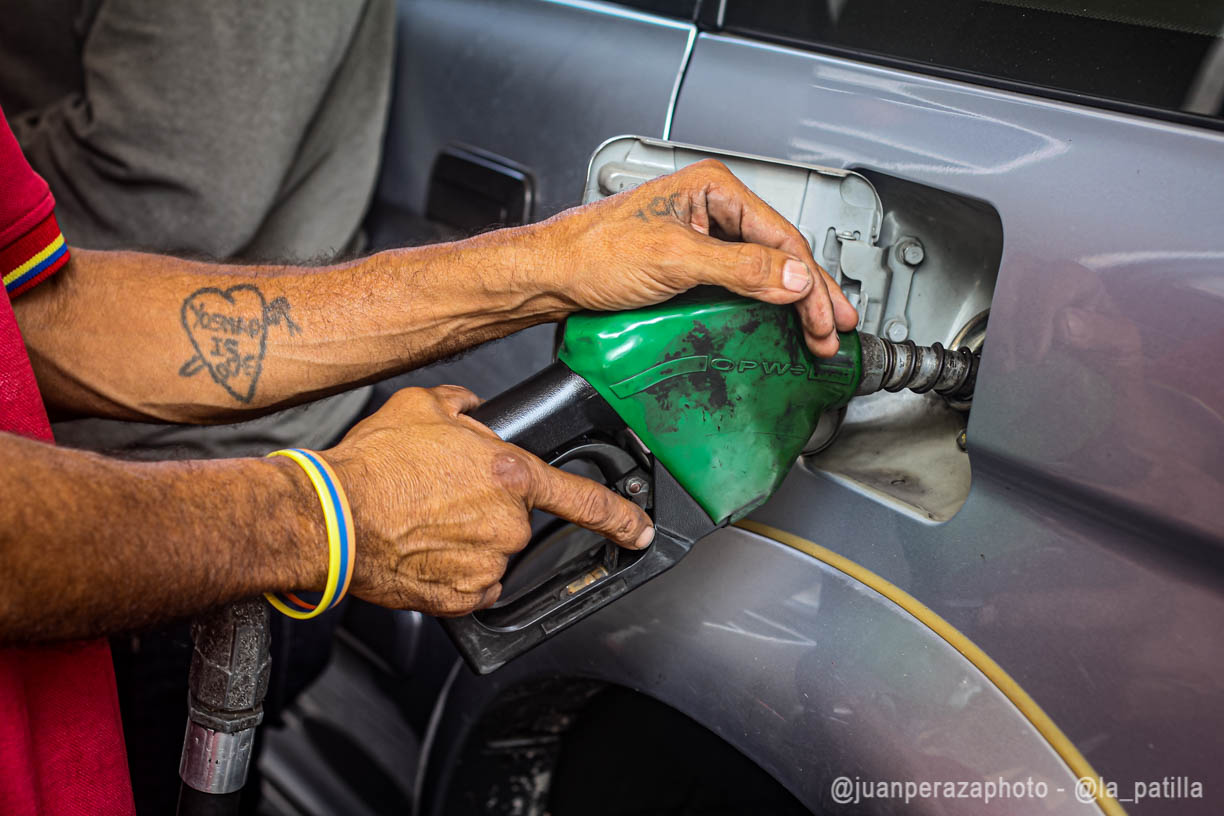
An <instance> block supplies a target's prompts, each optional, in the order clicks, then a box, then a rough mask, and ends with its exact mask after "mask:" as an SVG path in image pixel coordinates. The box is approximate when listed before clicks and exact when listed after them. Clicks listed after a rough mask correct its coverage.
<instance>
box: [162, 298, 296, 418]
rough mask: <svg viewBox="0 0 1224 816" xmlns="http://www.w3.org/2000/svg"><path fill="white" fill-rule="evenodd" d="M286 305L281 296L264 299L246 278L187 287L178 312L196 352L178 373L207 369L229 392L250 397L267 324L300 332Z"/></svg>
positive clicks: (241, 399) (256, 381) (242, 399)
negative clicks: (224, 284)
mask: <svg viewBox="0 0 1224 816" xmlns="http://www.w3.org/2000/svg"><path fill="white" fill-rule="evenodd" d="M289 308H290V307H289V301H288V300H287V299H286V298H283V297H277V298H273V299H272V302H271V303H269V302H268V301H267V300H266V299H265V298H264V295H263V292H261V291H260V290H259V287H258V286H253V285H251V284H249V283H241V284H238V285H237V286H231V287H230V288H228V289H225V290H222V289H218V288H216V287H214V286H206V287H204V288H203V289H197V290H196V291H194V292H192V293H191V294H190V295H188V296H187V298H186V299H185V300H184V301H183V307H182V309H181V310H180V317H181V319H182V322H183V331H185V332H187V339H188V340H190V341H191V345H192V348H194V349H195V354H194V355H192V357H191V359H190V360H188V361H187V362H185V363H183V365H182V366H180V367H179V376H180V377H192V376H195V375H196V374H198V373H200V372H201V371H207V372H208V374H209V376H210V377H212V379H213V382H215V383H216V384H217V385H219V386H221V387H222V388H224V389H225V390H226V392H227V393H228V394H229V395H230V396H231V397H233V398H234V399H236V400H238V401H239V402H250V401H251V400H252V399H254V398H255V387H256V386H257V385H258V384H259V373H260V371H261V370H262V368H263V359H264V351H265V349H266V347H267V341H268V329H269V328H270V327H276V328H280V327H282V326H283V327H284V329H285V331H288V332H289V336H290V337H293V336H294V335H297V334H301V332H302V329H301V327H300V326H298V324H297V323H294V322H293V318H292V317H291V316H290V314H289Z"/></svg>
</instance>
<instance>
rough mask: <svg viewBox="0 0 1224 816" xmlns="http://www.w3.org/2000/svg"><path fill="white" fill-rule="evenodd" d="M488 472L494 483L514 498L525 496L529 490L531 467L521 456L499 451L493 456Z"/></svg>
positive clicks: (507, 451) (508, 451)
mask: <svg viewBox="0 0 1224 816" xmlns="http://www.w3.org/2000/svg"><path fill="white" fill-rule="evenodd" d="M506 448H509V446H508V445H507V446H506ZM489 470H490V472H491V473H492V475H493V481H494V483H495V484H497V485H499V486H501V487H502V488H504V489H505V490H506V491H508V492H509V493H511V494H512V495H514V496H526V495H527V493H528V492H529V491H530V490H531V466H530V465H528V464H527V461H526V460H525V459H524V458H523V456H522V454H518V453H514V452H513V451H511V450H507V449H503V450H500V451H498V452H497V453H495V454H494V455H493V461H492V463H491V465H490V468H489Z"/></svg>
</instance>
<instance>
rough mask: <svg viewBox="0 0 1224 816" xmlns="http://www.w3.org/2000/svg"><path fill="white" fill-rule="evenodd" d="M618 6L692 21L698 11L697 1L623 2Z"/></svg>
mask: <svg viewBox="0 0 1224 816" xmlns="http://www.w3.org/2000/svg"><path fill="white" fill-rule="evenodd" d="M617 5H621V6H629V7H631V8H635V9H641V10H642V11H649V12H652V13H654V14H662V15H663V16H664V17H682V18H684V19H685V20H691V19H693V14H694V12H695V11H696V9H697V0H621V2H619V3H618V4H617Z"/></svg>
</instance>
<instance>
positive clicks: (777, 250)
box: [545, 159, 858, 357]
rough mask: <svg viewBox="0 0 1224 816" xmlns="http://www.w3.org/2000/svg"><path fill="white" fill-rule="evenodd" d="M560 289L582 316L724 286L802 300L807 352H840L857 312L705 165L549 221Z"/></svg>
mask: <svg viewBox="0 0 1224 816" xmlns="http://www.w3.org/2000/svg"><path fill="white" fill-rule="evenodd" d="M545 226H546V229H547V230H548V234H550V236H551V237H552V238H553V246H552V251H551V252H549V253H548V255H547V256H546V258H545V260H546V262H547V263H549V265H550V269H549V271H548V273H547V274H549V275H551V276H552V280H553V283H552V286H553V287H554V290H555V292H556V294H557V295H558V296H559V297H561V298H562V299H563V300H569V301H570V302H571V303H572V304H573V306H575V307H577V308H581V309H597V310H601V311H613V310H620V309H633V308H637V307H641V306H647V305H650V304H654V303H659V302H661V301H664V300H666V299H668V298H670V297H672V296H673V295H676V294H679V293H680V292H683V291H685V290H687V289H691V288H692V287H694V286H696V285H698V284H703V283H705V284H716V285H719V286H723V287H725V288H727V289H730V290H731V291H733V292H737V293H739V294H741V295H746V296H748V297H753V298H757V299H758V300H764V301H767V302H769V303H796V305H797V308H798V310H799V316H800V319H801V321H802V323H803V328H804V334H805V335H806V339H807V344H808V347H809V348H810V349H811V350H812V352H813V353H814V354H817V355H820V356H824V357H828V356H832V355H833V354H836V353H837V348H838V341H837V336H836V332H837V331H839V330H840V331H849V330H850V329H853V328H854V327H855V325H856V324H857V323H858V315H857V314H856V313H855V311H854V307H853V306H851V305H850V302H849V301H848V300H846V296H845V295H844V294H843V293H842V291H841V289H840V288H839V287H838V286H837V284H836V283H834V282H833V279H832V278H830V277H829V274H828V273H827V272H826V271H825V270H824V269H822V268H821V266H820V265H819V264H818V263H816V260H815V258H813V257H812V253H811V251H810V250H809V248H808V245H807V242H806V241H804V240H803V236H801V235H800V234H799V231H798V230H797V229H795V227H794V226H793V225H791V224H790V223H789V222H788V221H787V220H786V219H785V218H783V217H782V216H781V215H779V214H778V213H777V212H776V211H775V210H774V209H772V208H771V207H770V206H769V205H768V204H766V203H765V202H764V201H762V200H761V199H760V198H758V197H757V196H756V195H755V194H754V193H753V192H752V191H751V190H749V189H748V188H747V187H745V186H744V184H743V183H742V182H741V181H740V180H739V179H737V178H736V177H735V176H734V175H732V173H731V171H730V170H728V169H727V168H726V166H725V165H723V164H722V163H721V162H718V161H714V160H712V159H707V160H705V161H701V162H698V163H696V164H693V165H690V166H688V167H686V168H684V169H683V170H680V171H678V172H676V173H673V174H671V175H668V176H663V177H661V178H657V179H654V180H653V181H649V182H647V183H645V184H642V185H641V186H639V187H637V188H635V189H633V190H628V191H626V192H624V193H621V194H619V195H615V196H611V197H609V198H606V199H603V200H602V201H598V202H595V203H593V204H590V205H587V206H585V207H580V208H577V209H574V210H569V211H567V212H564V213H561V214H560V215H558V216H556V217H555V218H553V219H552V220H551V221H549V222H546V224H545Z"/></svg>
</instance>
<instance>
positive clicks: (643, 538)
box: [633, 527, 654, 550]
mask: <svg viewBox="0 0 1224 816" xmlns="http://www.w3.org/2000/svg"><path fill="white" fill-rule="evenodd" d="M652 541H654V528H653V527H647V528H646V529H645V530H643V531H642V534H641V535H640V536H638V537H637V541H635V542H633V546H634V547H636V548H637V549H639V550H644V549H646V548H647V547H649V546H650V542H652Z"/></svg>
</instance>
